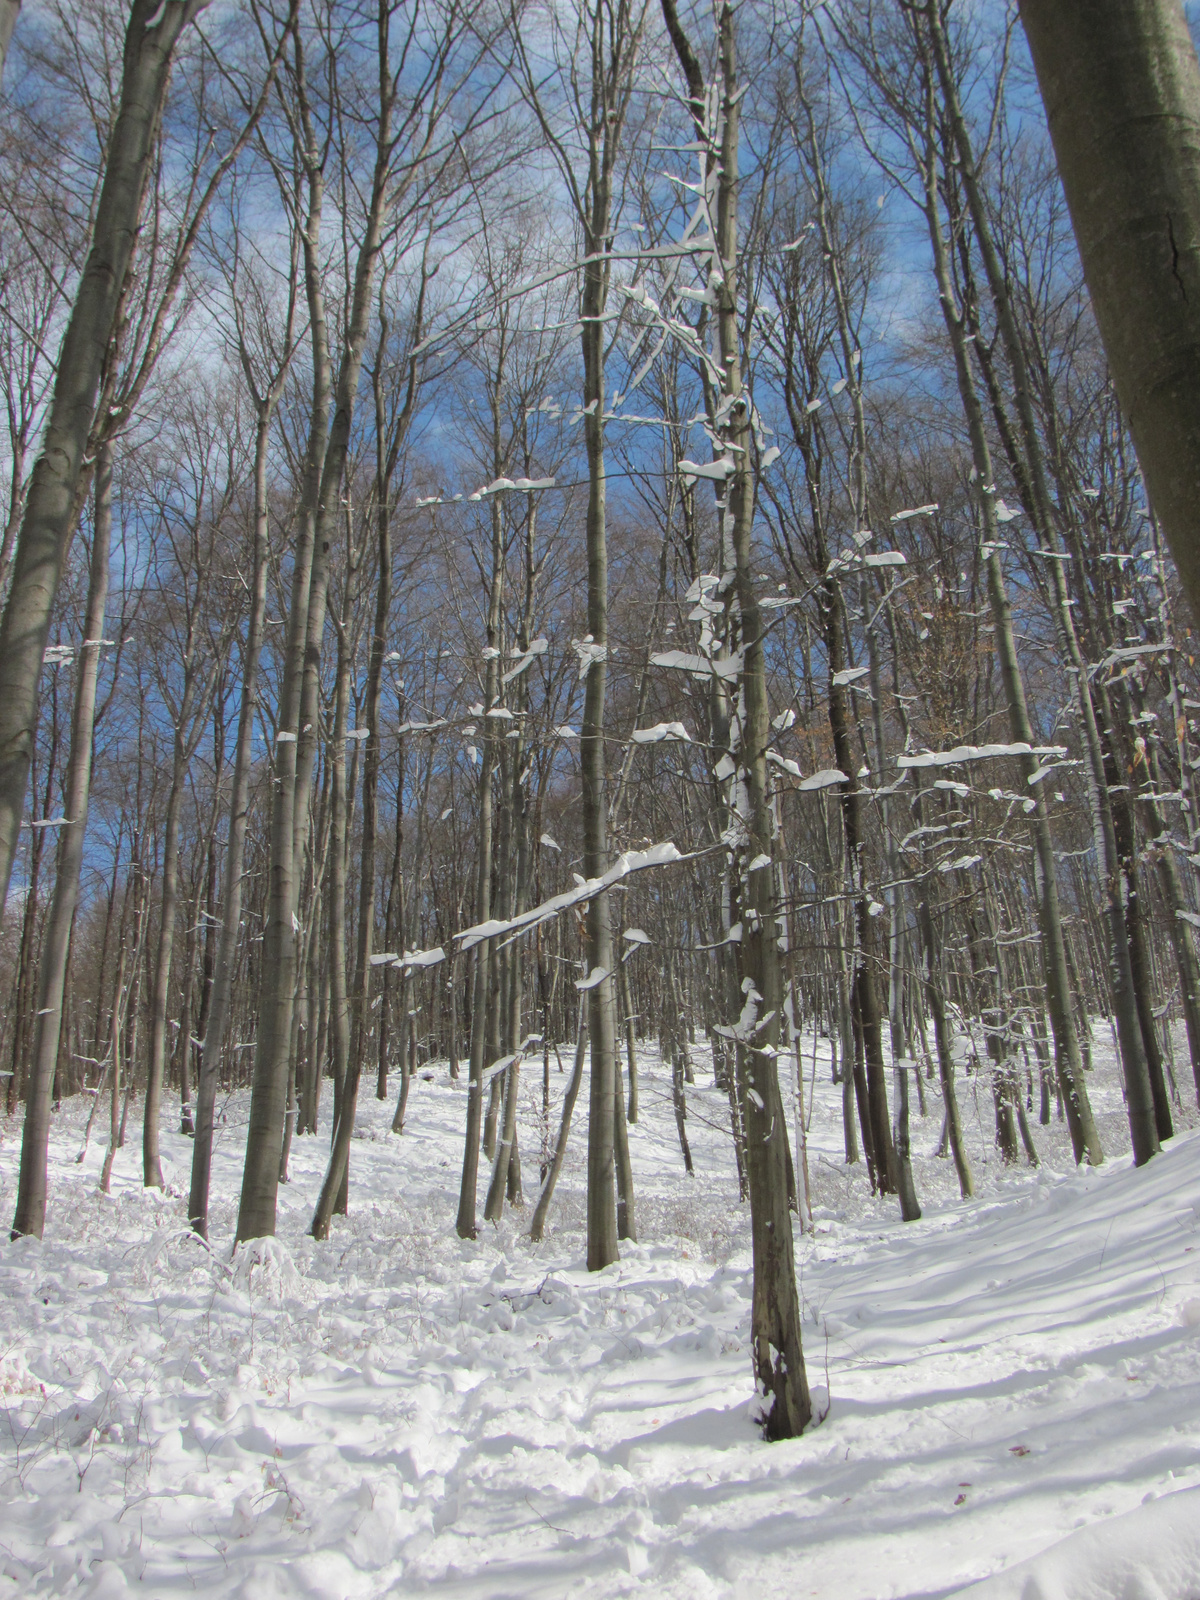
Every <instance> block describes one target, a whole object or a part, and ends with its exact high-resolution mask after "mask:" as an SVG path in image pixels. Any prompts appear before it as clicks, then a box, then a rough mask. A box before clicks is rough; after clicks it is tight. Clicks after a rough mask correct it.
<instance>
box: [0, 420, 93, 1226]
mask: <svg viewBox="0 0 1200 1600" xmlns="http://www.w3.org/2000/svg"><path fill="white" fill-rule="evenodd" d="M95 505H96V510H95V517H94V519H93V521H94V527H93V530H92V562H91V575H90V578H89V583H88V597H87V609H86V612H85V615H84V624H83V639H82V642H81V644H80V648H79V653H78V660H79V679H78V682H77V684H76V689H75V707H74V713H73V716H72V719H71V752H70V755H69V756H68V758H67V773H66V782H65V784H64V786H63V815H64V816H66V817H67V819H68V822H67V825H66V826H65V827H64V828H63V830H62V833H61V835H60V837H59V841H58V862H57V867H56V871H55V878H54V898H53V900H52V901H51V905H50V914H49V916H48V918H47V920H46V931H45V934H44V935H43V940H42V954H41V963H40V966H39V970H38V1014H37V1022H36V1027H35V1030H34V1044H33V1054H32V1061H31V1063H30V1069H29V1079H28V1087H27V1089H26V1100H25V1122H24V1126H23V1128H22V1130H21V1170H20V1176H19V1179H18V1184H17V1213H16V1218H15V1219H14V1221H13V1226H12V1232H13V1237H14V1238H16V1237H17V1236H18V1235H20V1234H32V1235H33V1236H34V1237H35V1238H38V1239H40V1238H41V1237H42V1229H43V1228H44V1226H45V1222H46V1160H47V1141H48V1139H49V1134H50V1104H51V1096H52V1091H53V1087H54V1066H55V1062H56V1061H57V1059H58V1045H59V1036H60V1033H61V1030H62V1010H63V992H64V989H65V987H66V979H67V962H68V959H69V955H70V948H71V930H72V926H73V924H74V921H75V907H76V905H77V903H78V900H79V872H80V868H81V866H82V864H83V843H84V834H85V831H86V828H87V815H88V791H89V788H90V784H91V775H92V731H93V724H94V718H95V710H96V682H97V678H98V677H99V672H100V641H101V640H102V638H103V637H104V612H105V608H106V606H107V604H108V553H109V543H110V540H111V535H112V447H111V445H104V446H103V447H102V448H101V453H100V456H99V459H98V460H97V462H96V500H95ZM117 1009H119V1003H118V1008H117Z"/></svg>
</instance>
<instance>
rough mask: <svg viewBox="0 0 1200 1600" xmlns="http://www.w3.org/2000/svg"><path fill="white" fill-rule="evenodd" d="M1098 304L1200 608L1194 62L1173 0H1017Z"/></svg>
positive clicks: (1154, 493) (1199, 197)
mask: <svg viewBox="0 0 1200 1600" xmlns="http://www.w3.org/2000/svg"><path fill="white" fill-rule="evenodd" d="M1020 13H1021V21H1022V22H1023V23H1024V25H1025V36H1026V38H1027V39H1028V41H1029V49H1030V54H1031V55H1032V57H1033V64H1034V68H1035V70H1036V72H1037V77H1038V84H1039V87H1040V88H1041V91H1042V100H1043V103H1044V104H1045V108H1046V117H1047V121H1048V122H1049V125H1050V137H1051V139H1052V141H1053V143H1054V154H1055V157H1056V159H1057V162H1058V171H1059V176H1060V177H1061V179H1062V184H1063V189H1064V191H1065V193H1066V198H1067V206H1068V209H1069V210H1070V213H1071V221H1072V223H1073V225H1074V228H1075V238H1076V241H1077V243H1078V245H1079V254H1080V258H1081V260H1082V263H1083V272H1084V277H1085V278H1086V280H1087V286H1088V292H1089V295H1090V298H1091V304H1092V309H1093V311H1094V312H1095V315H1096V321H1097V323H1098V325H1099V328H1100V336H1101V338H1102V340H1103V341H1104V349H1105V353H1106V355H1107V356H1108V362H1109V366H1110V368H1111V370H1112V374H1113V379H1114V381H1115V383H1116V387H1117V395H1118V397H1119V399H1120V401H1121V406H1122V408H1123V410H1124V412H1125V415H1126V417H1127V418H1128V419H1129V427H1130V432H1131V433H1132V434H1133V440H1134V444H1135V446H1136V447H1137V453H1138V461H1139V462H1140V464H1141V468H1142V471H1143V473H1144V474H1145V478H1146V487H1147V489H1148V490H1149V493H1150V498H1151V501H1152V502H1153V505H1154V511H1155V514H1156V515H1157V516H1158V518H1159V520H1160V521H1161V523H1162V526H1163V531H1164V532H1165V533H1166V536H1167V541H1168V543H1169V544H1170V546H1171V553H1172V555H1173V556H1174V558H1175V565H1176V566H1177V568H1178V569H1179V575H1180V578H1181V580H1182V582H1183V586H1184V589H1185V591H1186V592H1187V595H1188V598H1189V599H1190V600H1191V603H1192V610H1193V612H1194V614H1195V615H1197V616H1198V617H1200V541H1197V539H1196V536H1195V516H1196V505H1197V503H1198V502H1200V64H1198V63H1197V59H1196V51H1195V49H1194V47H1193V45H1192V41H1191V37H1190V35H1189V32H1188V23H1187V18H1186V17H1185V15H1184V9H1183V6H1182V5H1181V4H1180V3H1179V0H1020Z"/></svg>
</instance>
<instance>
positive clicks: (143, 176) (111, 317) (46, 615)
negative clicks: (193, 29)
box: [0, 0, 204, 916]
mask: <svg viewBox="0 0 1200 1600" xmlns="http://www.w3.org/2000/svg"><path fill="white" fill-rule="evenodd" d="M203 4H204V0H175V3H173V4H170V5H161V4H159V0H134V4H133V8H132V11H131V13H130V17H129V26H128V28H127V29H126V33H125V54H124V60H123V64H122V73H121V102H120V107H119V109H118V112H117V119H116V122H115V123H114V124H113V130H112V138H111V140H110V142H109V147H108V161H107V164H106V166H105V171H104V182H103V184H102V186H101V189H100V198H99V201H98V204H97V208H96V222H95V227H94V229H93V233H92V247H91V250H90V251H89V252H88V258H87V263H86V265H85V266H84V269H83V276H82V278H81V279H80V282H79V288H78V290H77V291H76V294H75V304H74V306H73V307H72V310H71V317H70V321H69V322H68V323H67V329H66V332H65V334H64V335H63V342H62V346H61V348H60V350H59V355H58V363H57V369H56V373H55V379H54V394H53V398H52V400H51V403H50V417H49V421H48V422H47V425H46V433H45V437H44V440H43V445H42V453H41V455H40V456H39V457H38V460H37V463H36V465H35V466H34V469H33V476H32V478H31V480H30V484H29V493H28V497H27V499H26V502H25V512H24V515H23V517H22V519H21V531H20V533H19V534H18V536H17V549H16V556H15V558H14V561H13V569H12V585H11V588H10V590H9V595H8V603H7V605H6V606H5V608H4V619H3V622H0V916H2V915H3V901H4V900H6V899H7V897H8V885H9V881H10V879H11V877H12V868H13V861H14V859H15V856H16V851H17V842H18V838H19V834H20V827H21V813H22V811H23V809H24V806H25V789H26V785H27V783H28V781H29V765H30V761H31V760H32V756H33V740H34V735H35V731H36V726H37V687H38V676H39V674H40V672H41V667H42V656H43V654H44V652H45V648H46V639H47V637H48V635H49V630H50V614H51V610H52V608H53V605H54V599H55V596H56V594H57V592H58V585H59V580H60V578H61V576H62V570H63V564H64V562H65V560H66V556H67V548H68V546H69V544H70V541H71V536H72V534H73V533H74V531H75V508H76V500H77V496H78V492H79V484H80V478H81V475H82V474H83V472H84V470H85V460H84V457H85V452H86V448H87V442H88V437H89V434H90V433H91V428H92V422H93V419H94V416H95V410H96V396H97V393H98V390H99V386H100V377H101V373H102V371H103V367H104V361H105V358H106V356H107V354H108V351H109V346H110V343H111V340H112V336H113V331H114V325H115V320H116V316H117V310H118V306H119V304H120V300H121V295H122V293H123V290H124V287H125V274H126V271H127V269H128V266H129V258H130V253H131V251H132V249H133V242H134V239H135V237H136V235H137V227H138V218H139V216H140V214H141V209H142V197H143V194H144V192H145V189H146V184H147V181H148V178H149V175H150V171H151V165H152V157H153V152H154V144H155V139H156V136H157V132H158V125H159V117H160V115H161V112H162V103H163V97H164V95H165V93H166V88H167V80H168V78H169V77H170V72H171V57H172V54H173V52H174V49H175V44H176V42H177V40H178V39H179V36H180V34H182V33H183V31H184V29H185V28H186V27H187V26H188V25H189V23H190V22H191V21H192V19H193V17H194V16H195V15H196V14H197V12H198V11H200V10H201V8H202V6H203ZM151 22H153V23H154V26H153V27H151V26H149V24H150V23H151Z"/></svg>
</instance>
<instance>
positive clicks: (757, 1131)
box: [593, 0, 812, 1439]
mask: <svg viewBox="0 0 1200 1600" xmlns="http://www.w3.org/2000/svg"><path fill="white" fill-rule="evenodd" d="M663 16H664V20H665V21H666V24H667V29H668V32H669V33H670V35H671V41H672V44H673V45H674V47H675V53H676V55H677V56H678V58H679V62H680V65H681V67H682V68H683V72H684V76H685V78H686V79H687V82H688V89H689V94H690V100H691V111H692V117H693V121H694V122H695V124H696V130H697V133H698V135H699V142H700V143H701V147H702V149H704V150H705V152H706V154H705V160H704V168H705V171H704V177H705V181H706V183H707V177H708V170H707V169H708V162H709V161H710V160H712V161H713V162H714V163H715V164H716V169H717V170H716V178H717V196H716V218H715V224H716V227H715V231H716V245H717V250H716V252H715V253H714V256H713V258H712V259H713V271H712V277H711V281H712V283H713V287H714V291H715V294H716V298H717V327H718V345H719V350H720V357H721V390H722V404H721V410H722V414H723V415H724V417H725V418H726V421H725V422H724V426H723V436H724V443H725V444H726V445H727V446H729V447H730V451H729V455H730V458H731V465H732V470H731V471H730V473H729V476H728V478H727V480H726V484H725V494H724V503H723V504H719V506H718V512H719V515H720V517H721V530H722V544H723V546H725V547H726V549H727V550H728V553H729V555H730V556H732V566H733V580H734V587H735V591H736V599H737V609H738V613H739V623H740V633H741V646H742V653H743V665H742V674H741V696H740V704H739V707H738V721H739V723H740V726H737V727H736V737H737V749H736V762H737V766H738V769H739V772H738V780H739V787H740V788H742V789H743V790H744V794H745V803H744V804H742V805H740V806H739V807H738V808H737V815H738V826H739V832H740V835H741V836H740V838H739V847H738V850H737V854H736V858H735V867H736V870H737V873H738V878H737V882H736V885H735V888H736V894H737V899H738V911H739V913H740V920H741V922H742V925H743V932H742V940H741V943H740V944H739V945H738V947H737V951H738V966H739V973H740V977H741V987H742V998H743V1003H744V1008H743V1011H742V1018H741V1020H740V1021H739V1024H738V1045H737V1072H738V1088H739V1099H740V1101H741V1107H742V1114H743V1117H744V1120H745V1128H746V1165H747V1176H748V1180H749V1187H750V1215H751V1236H752V1246H753V1261H754V1293H753V1302H752V1307H751V1336H752V1339H753V1344H754V1366H755V1375H756V1378H757V1381H758V1385H759V1389H760V1392H761V1394H762V1396H763V1401H764V1414H763V1417H762V1425H763V1431H764V1434H765V1435H766V1437H767V1438H768V1439H788V1438H793V1437H794V1436H795V1435H797V1434H799V1433H801V1432H803V1430H804V1428H805V1427H806V1426H807V1425H808V1423H809V1421H810V1419H811V1417H812V1401H811V1399H810V1397H809V1392H808V1381H807V1377H806V1374H805V1369H804V1355H803V1352H802V1349H801V1341H800V1306H799V1300H798V1297H797V1293H796V1272H795V1262H794V1256H793V1245H792V1224H791V1214H790V1211H789V1209H788V1183H787V1166H788V1156H789V1149H788V1138H787V1130H786V1126H785V1124H784V1120H783V1117H782V1115H781V1114H780V1108H781V1105H782V1101H781V1097H780V1093H779V1080H778V1073H777V1069H776V1053H777V1047H778V1044H779V1040H780V1038H781V1033H780V1016H781V1012H782V1007H783V982H782V975H781V970H780V961H779V945H778V928H777V921H776V919H777V916H778V910H779V908H778V906H777V904H776V897H775V874H774V871H773V870H772V865H771V862H772V857H773V854H774V849H775V842H774V835H775V826H774V819H773V816H772V812H771V805H770V789H769V780H768V776H767V748H768V745H769V743H770V734H771V726H770V709H769V703H768V699H767V680H766V660H765V654H764V649H763V627H762V618H761V614H760V611H759V605H758V596H757V593H756V590H755V571H754V567H753V564H752V554H751V536H752V527H753V520H754V480H753V476H752V472H751V467H750V461H751V418H750V407H749V405H748V402H747V398H746V396H745V394H744V393H743V389H742V375H741V337H740V328H739V324H738V259H739V258H738V183H739V172H738V141H739V106H740V102H741V95H742V92H743V89H744V85H739V83H738V78H737V65H736V57H735V47H734V9H733V6H732V5H731V4H729V3H728V0H725V3H723V4H722V5H721V8H720V10H719V12H718V15H717V52H718V61H719V69H718V70H719V81H720V112H719V120H717V122H716V126H713V127H711V128H710V127H709V126H708V125H707V118H706V114H705V109H704V106H705V98H706V95H705V85H704V81H703V77H702V74H701V72H700V68H699V63H698V59H697V57H696V55H695V52H694V51H693V50H692V48H691V45H690V44H689V42H688V40H687V38H686V36H685V35H684V33H683V31H682V29H681V27H680V24H679V20H678V17H677V15H676V12H675V8H674V5H673V0H663ZM593 1072H594V1068H593Z"/></svg>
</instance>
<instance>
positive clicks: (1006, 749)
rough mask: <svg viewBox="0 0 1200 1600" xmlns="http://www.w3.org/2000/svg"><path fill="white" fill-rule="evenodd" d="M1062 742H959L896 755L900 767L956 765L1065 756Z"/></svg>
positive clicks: (1065, 749)
mask: <svg viewBox="0 0 1200 1600" xmlns="http://www.w3.org/2000/svg"><path fill="white" fill-rule="evenodd" d="M1066 753H1067V748H1066V746H1065V745H1061V744H1032V745H1031V744H1026V743H1025V742H1024V741H1023V740H1018V742H1017V743H1016V744H959V745H955V747H954V749H953V750H922V751H921V753H920V754H919V755H915V756H905V755H900V756H897V757H896V765H897V766H898V767H956V766H958V765H959V764H960V763H962V762H964V761H988V760H990V759H991V758H992V757H993V756H1065V755H1066Z"/></svg>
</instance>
